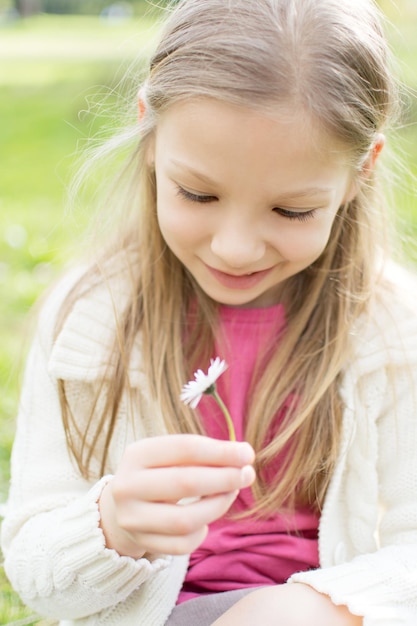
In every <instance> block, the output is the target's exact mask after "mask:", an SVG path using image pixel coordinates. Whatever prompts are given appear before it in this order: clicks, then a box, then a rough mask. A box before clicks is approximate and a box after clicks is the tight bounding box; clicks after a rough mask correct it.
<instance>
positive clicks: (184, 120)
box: [155, 97, 351, 163]
mask: <svg viewBox="0 0 417 626" xmlns="http://www.w3.org/2000/svg"><path fill="white" fill-rule="evenodd" d="M155 135H156V139H157V140H158V137H163V141H164V143H165V142H166V141H169V142H174V141H175V142H176V143H178V144H181V145H183V146H184V147H185V146H186V145H188V146H189V147H193V148H194V149H196V150H198V148H199V146H201V148H202V149H205V150H209V149H215V150H216V149H218V148H219V147H220V146H221V147H222V148H225V146H226V144H228V143H229V144H230V148H232V146H233V145H234V146H235V147H236V150H238V149H240V148H244V147H245V144H246V149H247V150H251V151H255V150H257V149H261V150H267V151H268V152H269V153H270V155H271V156H273V155H274V154H276V153H277V152H278V151H279V150H280V149H281V150H282V149H286V150H291V152H292V153H293V154H294V155H295V156H296V155H297V154H298V155H299V156H305V155H306V153H307V152H308V153H309V154H310V155H311V157H312V158H317V159H319V160H320V161H326V160H330V161H332V160H334V159H335V158H336V159H338V160H344V161H345V162H346V163H348V162H350V161H351V155H350V151H349V149H348V147H347V146H346V145H344V144H342V142H340V141H339V140H338V139H336V138H335V137H333V136H331V134H330V133H329V132H328V131H327V129H325V128H324V126H323V124H322V123H320V122H319V121H318V120H317V119H315V118H313V117H312V116H311V115H310V114H309V113H308V112H306V111H305V110H303V109H301V108H297V107H291V106H284V105H280V106H276V107H274V108H273V107H268V108H266V107H265V109H264V110H259V109H255V108H250V107H243V106H238V105H235V104H231V103H228V102H224V101H220V100H215V99H211V98H207V97H205V98H192V99H190V100H187V101H180V102H177V103H175V104H173V105H171V106H170V107H168V108H167V109H166V110H165V111H164V112H163V113H162V114H161V115H160V116H159V119H158V123H157V126H156V133H155Z"/></svg>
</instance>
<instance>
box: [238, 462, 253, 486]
mask: <svg viewBox="0 0 417 626" xmlns="http://www.w3.org/2000/svg"><path fill="white" fill-rule="evenodd" d="M254 480H255V470H254V469H253V467H252V465H245V467H242V469H241V472H240V485H241V487H249V485H251V484H252V483H253V481H254Z"/></svg>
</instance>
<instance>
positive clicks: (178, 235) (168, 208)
mask: <svg viewBox="0 0 417 626" xmlns="http://www.w3.org/2000/svg"><path fill="white" fill-rule="evenodd" d="M157 217H158V224H159V228H160V230H161V233H162V236H163V238H164V239H165V241H166V243H167V244H168V245H169V246H170V247H171V248H172V249H178V247H184V248H185V247H189V246H192V245H195V244H196V243H198V241H199V240H200V239H202V238H203V237H204V234H205V232H204V226H203V225H204V222H203V220H202V219H201V218H200V217H199V216H198V214H196V212H195V211H190V210H187V208H184V207H183V206H180V205H178V201H177V202H175V200H174V199H173V198H172V197H171V198H166V199H164V198H163V197H159V198H158V202H157Z"/></svg>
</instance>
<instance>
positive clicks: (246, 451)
mask: <svg viewBox="0 0 417 626" xmlns="http://www.w3.org/2000/svg"><path fill="white" fill-rule="evenodd" d="M239 459H240V460H241V462H242V463H243V464H245V465H250V464H251V463H253V461H254V459H255V453H254V451H253V448H252V446H251V445H250V444H249V443H247V442H246V441H244V442H243V443H241V444H240V450H239Z"/></svg>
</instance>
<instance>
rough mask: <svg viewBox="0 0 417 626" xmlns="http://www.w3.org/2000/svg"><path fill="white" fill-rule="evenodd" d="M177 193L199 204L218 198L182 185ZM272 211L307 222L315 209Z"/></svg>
mask: <svg viewBox="0 0 417 626" xmlns="http://www.w3.org/2000/svg"><path fill="white" fill-rule="evenodd" d="M177 195H178V196H180V197H181V198H185V199H186V200H189V201H190V202H197V203H199V204H205V203H208V202H215V201H216V200H217V199H218V198H217V197H216V196H203V195H199V194H196V193H191V191H187V190H186V189H184V188H183V187H178V190H177ZM274 211H275V212H276V213H278V214H279V215H282V217H285V218H286V219H288V220H298V221H299V222H307V221H308V220H309V219H312V218H313V217H314V216H315V214H316V209H311V210H309V211H303V212H301V211H289V210H288V209H282V208H280V207H275V208H274Z"/></svg>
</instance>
